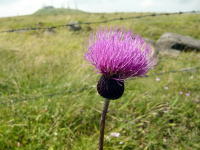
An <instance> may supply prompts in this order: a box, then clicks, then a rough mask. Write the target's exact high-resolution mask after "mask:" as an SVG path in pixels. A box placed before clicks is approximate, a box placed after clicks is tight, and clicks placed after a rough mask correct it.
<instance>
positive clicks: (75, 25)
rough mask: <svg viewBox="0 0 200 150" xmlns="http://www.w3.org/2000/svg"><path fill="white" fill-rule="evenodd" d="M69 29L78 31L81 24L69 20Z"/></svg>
mask: <svg viewBox="0 0 200 150" xmlns="http://www.w3.org/2000/svg"><path fill="white" fill-rule="evenodd" d="M69 30H70V31H79V30H81V26H80V24H79V23H78V22H71V23H69Z"/></svg>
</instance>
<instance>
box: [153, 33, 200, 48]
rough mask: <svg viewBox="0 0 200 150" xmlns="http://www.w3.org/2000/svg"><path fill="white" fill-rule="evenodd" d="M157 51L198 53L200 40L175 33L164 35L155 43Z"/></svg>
mask: <svg viewBox="0 0 200 150" xmlns="http://www.w3.org/2000/svg"><path fill="white" fill-rule="evenodd" d="M156 49H157V50H159V51H162V50H164V51H168V50H176V51H200V40H197V39H194V38H192V37H190V36H184V35H180V34H176V33H164V34H163V35H162V36H161V37H160V39H159V40H158V41H157V43H156Z"/></svg>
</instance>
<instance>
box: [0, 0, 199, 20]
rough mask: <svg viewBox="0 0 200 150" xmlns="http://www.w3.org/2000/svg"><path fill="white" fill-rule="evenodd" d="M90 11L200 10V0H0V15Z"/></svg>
mask: <svg viewBox="0 0 200 150" xmlns="http://www.w3.org/2000/svg"><path fill="white" fill-rule="evenodd" d="M48 5H53V6H54V7H70V8H78V9H81V10H85V11H89V12H177V11H191V10H197V11H199V10H200V0H0V17H6V16H16V15H25V14H31V13H33V12H35V11H36V10H38V9H39V8H41V7H43V6H48Z"/></svg>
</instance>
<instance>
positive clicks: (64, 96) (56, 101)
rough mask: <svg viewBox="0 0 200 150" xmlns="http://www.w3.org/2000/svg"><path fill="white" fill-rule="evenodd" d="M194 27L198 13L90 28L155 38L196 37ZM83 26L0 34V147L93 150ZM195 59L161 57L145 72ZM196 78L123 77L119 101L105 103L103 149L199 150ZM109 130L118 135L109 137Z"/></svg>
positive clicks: (89, 17)
mask: <svg viewBox="0 0 200 150" xmlns="http://www.w3.org/2000/svg"><path fill="white" fill-rule="evenodd" d="M133 15H143V14H134V13H115V14H81V15H80V14H79V15H76V14H73V15H70V14H69V15H57V16H53V15H52V16H34V15H33V16H21V17H14V18H2V19H0V31H2V30H7V29H10V28H20V27H27V26H37V25H38V23H41V22H42V26H46V25H54V24H63V23H68V22H70V21H80V22H81V21H93V20H104V19H109V18H115V17H119V16H122V17H127V16H133ZM199 22H200V15H195V14H184V15H173V16H162V17H154V18H152V17H149V18H143V19H135V20H126V21H115V22H111V23H108V24H102V25H91V26H90V27H91V28H92V30H96V29H97V28H99V27H100V26H101V27H102V26H122V27H126V28H127V29H130V30H133V31H134V32H136V33H139V34H141V35H142V36H144V37H148V38H150V39H154V40H157V39H158V38H159V36H160V35H161V34H163V33H164V32H176V33H180V34H184V35H190V36H192V37H194V38H197V39H200V30H199V29H200V25H199ZM40 25H41V24H40ZM87 29H88V26H87V25H85V26H82V31H80V32H71V31H69V30H68V29H67V28H59V29H57V30H55V32H54V33H49V32H46V31H42V30H41V31H31V32H20V33H3V34H1V35H0V36H1V38H0V102H1V104H0V150H94V149H97V144H98V136H99V119H100V111H101V107H102V103H103V99H102V98H101V97H100V96H98V94H97V92H96V89H95V86H96V82H97V81H98V78H99V75H98V74H96V72H95V70H94V68H93V67H91V66H90V65H89V64H88V63H87V62H86V61H85V59H84V53H85V51H86V43H87V40H88V36H89V34H90V32H91V31H89V30H87ZM199 60H200V54H199V53H197V52H187V53H186V52H183V53H181V54H180V55H179V56H178V57H173V56H170V55H159V63H158V65H157V66H156V67H155V68H154V69H153V70H152V71H150V73H149V74H154V73H157V72H164V71H169V70H177V69H181V68H187V67H193V66H200V61H199ZM199 73H200V71H194V72H189V73H186V72H183V73H174V74H166V75H162V76H159V78H160V81H159V82H158V81H156V77H157V76H151V77H149V78H138V79H131V80H128V81H127V82H126V90H125V93H124V95H123V97H122V98H121V99H119V100H116V101H112V102H111V105H110V111H109V114H108V118H107V126H106V135H105V136H106V137H105V150H133V149H135V150H199V149H200V144H199V143H200V115H199V113H200V94H199V93H200V76H199ZM166 87H168V88H169V89H168V90H167V89H166ZM180 92H183V94H182V95H181V94H180ZM186 93H190V96H186V95H185V94H186ZM111 132H119V133H120V134H121V136H120V137H119V138H114V137H110V136H109V135H110V133H111ZM120 142H123V143H121V144H119V143H120Z"/></svg>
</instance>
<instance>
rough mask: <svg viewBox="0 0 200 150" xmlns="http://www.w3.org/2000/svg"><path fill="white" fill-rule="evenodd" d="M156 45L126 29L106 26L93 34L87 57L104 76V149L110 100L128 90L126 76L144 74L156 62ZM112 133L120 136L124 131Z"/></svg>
mask: <svg viewBox="0 0 200 150" xmlns="http://www.w3.org/2000/svg"><path fill="white" fill-rule="evenodd" d="M153 52H154V51H153V48H152V46H151V45H149V44H147V43H146V42H145V41H144V39H143V38H142V37H140V36H139V35H136V34H133V33H132V32H130V31H126V30H123V29H114V30H113V29H102V30H99V31H97V32H96V33H94V34H92V35H91V37H90V40H89V45H88V52H87V53H86V59H87V60H88V61H89V62H90V63H91V64H92V65H94V66H95V67H96V69H97V70H98V72H99V73H100V74H101V77H100V79H99V81H98V84H97V91H98V93H99V95H101V96H102V97H104V98H105V101H104V107H103V111H102V115H101V121H100V137H99V150H103V142H104V128H105V120H106V114H107V111H108V107H109V103H110V100H114V99H118V98H120V97H121V96H122V95H123V93H124V80H125V79H127V78H131V77H132V78H133V77H139V76H144V75H145V74H146V73H147V72H148V70H149V69H151V68H152V67H153V66H154V64H155V63H156V61H155V59H154V58H153V56H154V55H153ZM110 136H114V137H119V136H120V133H111V135H110Z"/></svg>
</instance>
